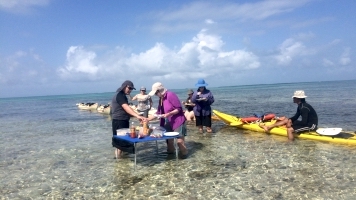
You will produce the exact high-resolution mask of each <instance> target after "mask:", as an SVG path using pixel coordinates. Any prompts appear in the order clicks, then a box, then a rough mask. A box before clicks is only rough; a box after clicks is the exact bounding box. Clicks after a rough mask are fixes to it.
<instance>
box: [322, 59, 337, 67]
mask: <svg viewBox="0 0 356 200" xmlns="http://www.w3.org/2000/svg"><path fill="white" fill-rule="evenodd" d="M323 66H325V67H330V66H335V64H334V63H333V62H332V61H331V60H329V59H326V58H324V59H323Z"/></svg>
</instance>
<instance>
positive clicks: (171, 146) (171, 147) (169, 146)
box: [167, 139, 175, 153]
mask: <svg viewBox="0 0 356 200" xmlns="http://www.w3.org/2000/svg"><path fill="white" fill-rule="evenodd" d="M167 151H168V153H173V152H174V151H175V148H174V139H169V140H167Z"/></svg>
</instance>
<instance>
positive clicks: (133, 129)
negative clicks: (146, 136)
mask: <svg viewBox="0 0 356 200" xmlns="http://www.w3.org/2000/svg"><path fill="white" fill-rule="evenodd" d="M130 137H131V138H135V137H137V136H136V130H135V127H131V128H130Z"/></svg>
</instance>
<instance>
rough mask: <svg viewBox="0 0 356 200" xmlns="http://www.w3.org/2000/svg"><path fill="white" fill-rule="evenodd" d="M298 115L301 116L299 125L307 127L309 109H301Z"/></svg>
mask: <svg viewBox="0 0 356 200" xmlns="http://www.w3.org/2000/svg"><path fill="white" fill-rule="evenodd" d="M300 115H301V116H302V121H301V122H300V123H299V124H300V125H304V126H308V117H309V108H307V107H304V108H302V109H301V113H300Z"/></svg>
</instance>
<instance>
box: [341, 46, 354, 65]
mask: <svg viewBox="0 0 356 200" xmlns="http://www.w3.org/2000/svg"><path fill="white" fill-rule="evenodd" d="M350 50H351V49H350V48H345V49H344V52H343V53H342V54H341V57H340V61H339V63H340V64H341V65H349V64H350V63H351V58H350Z"/></svg>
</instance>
